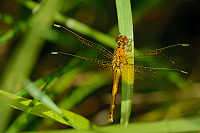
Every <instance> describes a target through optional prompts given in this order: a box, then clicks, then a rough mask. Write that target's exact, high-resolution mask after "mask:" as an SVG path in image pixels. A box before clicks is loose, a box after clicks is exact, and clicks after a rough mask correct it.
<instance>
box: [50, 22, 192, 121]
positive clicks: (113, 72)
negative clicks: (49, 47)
mask: <svg viewBox="0 0 200 133" xmlns="http://www.w3.org/2000/svg"><path fill="white" fill-rule="evenodd" d="M53 29H54V31H53V32H51V34H52V36H53V37H54V38H55V39H56V40H57V41H58V42H59V43H60V44H61V45H62V46H63V47H65V48H66V49H68V48H69V47H70V46H73V45H74V47H73V48H77V50H78V51H80V49H81V48H83V47H86V48H88V49H89V51H94V52H93V54H88V56H86V55H84V54H73V53H70V52H71V51H70V50H69V51H70V52H69V51H68V52H62V51H54V52H51V55H52V56H58V55H62V56H72V57H76V58H78V59H80V60H83V61H85V62H90V63H91V64H94V66H95V70H97V71H100V72H102V73H107V74H106V75H109V76H110V77H113V87H112V96H111V103H110V116H109V119H108V121H109V122H113V118H114V108H115V100H116V95H117V90H118V84H119V81H120V77H121V74H122V71H123V67H124V65H131V64H129V62H130V61H131V60H135V59H137V58H140V59H141V60H143V59H146V57H147V60H148V58H149V57H150V56H152V57H156V56H159V55H160V56H164V57H167V58H168V62H170V64H175V63H176V61H177V60H179V58H176V54H172V53H173V52H174V53H175V52H176V51H177V50H179V49H180V48H186V47H189V46H190V45H189V44H176V45H172V46H168V47H164V48H160V49H156V50H153V51H145V52H140V53H139V54H134V55H129V56H127V55H126V47H128V46H130V45H131V41H130V39H128V38H127V37H126V36H125V35H120V36H119V37H117V38H116V44H117V47H116V49H115V51H114V53H112V52H111V51H109V50H108V49H106V48H105V47H103V46H101V45H98V44H96V43H94V42H92V41H89V40H87V39H85V38H83V37H81V36H80V35H78V34H76V33H74V32H73V31H71V30H70V29H68V28H66V27H64V26H62V25H57V24H54V26H53ZM77 46H78V47H77ZM72 51H73V50H72ZM168 51H171V52H172V53H171V54H172V56H169V55H167V54H166V53H168ZM185 56H186V54H185ZM160 60H162V58H161V59H160ZM133 68H134V75H135V77H136V79H137V78H138V79H139V78H140V76H139V74H141V73H142V72H145V71H147V72H152V73H155V74H157V73H161V74H162V73H166V72H168V71H175V72H177V73H181V74H187V72H186V71H183V70H179V69H168V68H159V67H155V68H151V67H144V66H136V65H134V67H133Z"/></svg>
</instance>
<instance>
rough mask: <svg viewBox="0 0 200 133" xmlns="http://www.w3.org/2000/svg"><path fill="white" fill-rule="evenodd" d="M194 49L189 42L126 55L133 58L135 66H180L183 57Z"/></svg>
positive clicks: (130, 58) (185, 57)
mask: <svg viewBox="0 0 200 133" xmlns="http://www.w3.org/2000/svg"><path fill="white" fill-rule="evenodd" d="M193 51H194V49H193V47H192V45H189V44H176V45H172V46H168V47H164V48H160V49H156V50H149V51H144V52H135V54H134V56H132V55H128V56H127V60H128V61H131V60H133V59H134V61H135V65H137V66H148V67H155V68H159V67H161V68H180V69H182V68H181V66H182V65H183V63H184V61H185V59H188V57H189V56H190V55H191V54H192V53H193Z"/></svg>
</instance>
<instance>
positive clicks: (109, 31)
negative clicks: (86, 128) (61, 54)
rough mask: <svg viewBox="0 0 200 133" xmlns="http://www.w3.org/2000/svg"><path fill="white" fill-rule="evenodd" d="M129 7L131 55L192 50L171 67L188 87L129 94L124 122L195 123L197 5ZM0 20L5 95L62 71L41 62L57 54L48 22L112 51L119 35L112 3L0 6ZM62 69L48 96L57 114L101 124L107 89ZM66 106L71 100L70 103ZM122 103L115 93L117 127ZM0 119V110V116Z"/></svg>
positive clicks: (139, 0) (39, 126) (88, 0)
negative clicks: (128, 113)
mask: <svg viewBox="0 0 200 133" xmlns="http://www.w3.org/2000/svg"><path fill="white" fill-rule="evenodd" d="M131 4H132V13H133V25H134V41H135V42H134V43H135V48H136V49H140V50H153V49H157V48H161V47H166V46H170V45H174V44H180V43H185V44H191V45H192V46H193V48H194V49H193V50H190V49H189V50H190V51H187V52H189V53H190V52H191V53H192V55H191V56H190V57H185V56H184V53H181V54H183V57H185V58H184V59H182V60H183V61H182V62H181V64H179V65H178V66H180V68H177V69H181V70H185V71H187V72H189V75H188V79H187V82H186V83H180V84H178V85H177V84H173V83H172V84H170V85H169V86H163V85H162V84H159V83H158V86H160V88H159V89H157V88H152V90H151V91H149V90H146V89H144V90H135V92H134V94H133V108H132V114H131V119H130V122H131V123H133V122H150V121H156V120H165V119H174V118H187V117H195V116H198V115H199V113H198V112H199V109H200V104H199V96H200V95H199V94H200V83H199V82H200V76H199V74H200V69H199V68H200V60H199V52H198V51H199V50H200V49H199V48H200V47H199V43H200V17H199V15H200V8H199V5H200V1H199V0H175V1H172V0H170V1H169V0H151V1H150V0H131ZM0 20H1V21H0V55H1V56H0V79H1V81H0V83H1V84H0V87H1V89H2V90H4V91H8V92H11V93H16V92H18V91H20V90H21V89H22V88H23V85H22V83H21V78H27V77H28V78H29V79H31V80H32V81H33V82H34V81H36V80H38V79H43V78H44V79H45V77H48V76H49V75H51V74H52V73H54V72H55V71H57V70H59V69H60V66H59V65H58V64H55V63H54V62H52V61H51V60H50V59H48V57H47V55H48V54H49V53H50V52H51V51H54V50H55V49H59V46H58V45H56V42H55V40H53V39H52V37H50V36H49V32H50V28H51V27H52V25H53V23H58V24H61V25H63V26H65V27H69V28H70V29H72V30H74V31H75V32H76V33H79V34H81V35H83V36H84V37H88V38H87V39H90V40H92V41H94V42H99V43H98V44H103V46H104V47H106V48H108V49H109V50H111V51H112V52H113V51H114V49H113V48H115V46H116V44H115V38H116V37H117V36H118V35H119V31H118V25H117V12H116V7H115V1H114V0H99V1H92V0H73V1H70V0H65V1H64V0H58V1H45V0H44V1H29V0H28V1H26V0H25V1H23V0H9V1H8V0H1V1H0ZM130 30H133V29H130ZM177 52H178V51H177ZM66 64H70V61H69V62H66ZM136 65H137V64H136ZM66 70H67V73H66V74H64V75H62V77H61V78H60V79H59V80H58V81H57V83H56V84H55V85H54V86H53V87H51V89H50V90H49V91H48V92H47V94H49V96H50V97H51V98H52V99H53V100H54V101H55V103H56V104H57V105H58V106H59V107H60V108H64V109H67V110H72V111H73V112H75V113H78V114H80V115H82V116H84V117H86V118H88V119H89V120H91V121H92V122H94V123H95V124H96V125H99V126H101V125H107V124H108V122H107V119H108V118H109V104H110V94H111V88H112V84H110V85H106V86H101V85H97V84H93V83H88V82H87V81H86V82H85V81H84V80H82V79H81V78H79V77H80V76H77V75H78V69H75V70H74V69H73V68H66ZM50 78H51V76H50ZM147 82H148V81H147ZM167 84H168V83H167ZM186 85H187V86H186ZM148 87H149V86H148ZM149 88H150V87H149ZM28 97H29V98H31V97H30V96H28ZM66 101H71V104H68V103H66ZM120 102H121V100H120V90H119V94H118V96H117V101H116V109H115V121H114V122H115V123H119V119H120ZM19 113H20V111H17V110H14V111H13V113H12V115H9V117H7V118H5V119H6V120H7V121H6V122H5V123H7V124H8V125H5V127H4V128H7V126H8V127H9V125H10V124H12V121H13V120H14V119H15V118H17V116H18V114H19ZM4 114H5V111H4V112H1V114H0V115H1V116H3V115H4ZM29 117H30V118H28V120H27V121H26V122H25V123H26V124H24V126H23V128H22V129H21V130H22V131H32V130H47V129H48V130H50V129H65V128H68V126H66V125H63V124H60V123H57V122H54V121H52V120H48V119H45V120H44V119H43V118H39V117H35V116H32V115H31V116H29Z"/></svg>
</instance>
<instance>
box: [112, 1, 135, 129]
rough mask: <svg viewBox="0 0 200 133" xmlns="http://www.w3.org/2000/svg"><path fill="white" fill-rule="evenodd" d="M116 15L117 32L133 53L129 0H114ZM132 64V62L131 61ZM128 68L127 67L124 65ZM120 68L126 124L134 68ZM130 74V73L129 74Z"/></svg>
mask: <svg viewBox="0 0 200 133" xmlns="http://www.w3.org/2000/svg"><path fill="white" fill-rule="evenodd" d="M116 6H117V16H118V24H119V32H120V34H122V35H125V36H127V37H128V38H129V40H130V46H128V47H129V48H131V51H126V54H128V53H132V54H133V53H134V42H133V22H132V12H131V3H130V0H123V1H122V0H116ZM131 64H132V65H134V62H131ZM125 67H126V66H125ZM126 68H128V67H126ZM126 68H125V69H124V68H123V70H122V102H121V125H124V126H127V125H128V123H129V118H130V113H131V105H132V94H133V83H134V69H133V67H130V68H131V69H126ZM129 74H130V75H129Z"/></svg>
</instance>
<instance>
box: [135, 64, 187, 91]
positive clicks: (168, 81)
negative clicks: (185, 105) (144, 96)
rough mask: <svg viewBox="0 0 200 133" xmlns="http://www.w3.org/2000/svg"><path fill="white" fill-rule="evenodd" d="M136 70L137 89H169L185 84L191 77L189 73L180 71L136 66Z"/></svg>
mask: <svg viewBox="0 0 200 133" xmlns="http://www.w3.org/2000/svg"><path fill="white" fill-rule="evenodd" d="M134 70H135V71H134V72H135V73H134V74H135V75H134V80H135V88H136V89H149V88H151V89H158V88H167V87H169V86H170V85H173V84H174V85H175V84H179V83H182V82H185V81H186V80H187V78H188V76H189V75H188V73H187V72H185V71H182V70H178V69H167V68H151V67H142V66H135V67H134Z"/></svg>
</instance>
